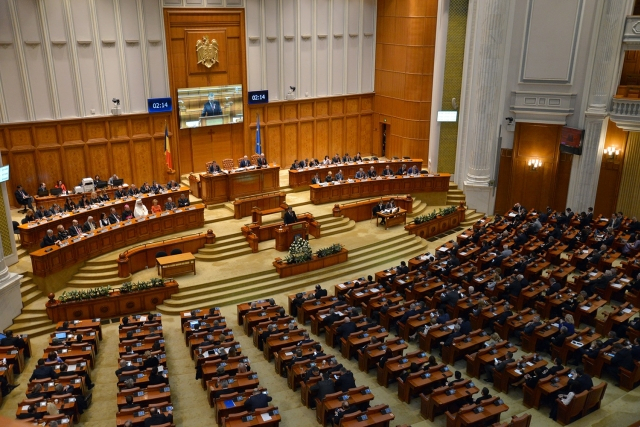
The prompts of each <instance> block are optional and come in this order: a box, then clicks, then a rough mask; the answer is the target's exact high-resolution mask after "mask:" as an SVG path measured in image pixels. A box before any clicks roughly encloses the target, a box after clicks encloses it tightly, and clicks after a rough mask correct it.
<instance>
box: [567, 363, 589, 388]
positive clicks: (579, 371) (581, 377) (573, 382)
mask: <svg viewBox="0 0 640 427" xmlns="http://www.w3.org/2000/svg"><path fill="white" fill-rule="evenodd" d="M567 385H568V386H569V389H570V390H572V391H573V392H574V393H575V394H579V393H582V392H583V391H585V390H590V389H591V387H593V380H592V379H591V377H590V376H589V375H588V374H585V373H584V368H583V367H582V366H578V367H577V368H576V378H572V379H570V380H569V381H568V382H567Z"/></svg>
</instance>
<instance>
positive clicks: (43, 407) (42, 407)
mask: <svg viewBox="0 0 640 427" xmlns="http://www.w3.org/2000/svg"><path fill="white" fill-rule="evenodd" d="M56 400H58V403H55V402H54V399H44V400H41V401H40V402H39V404H37V403H36V405H35V406H36V412H39V413H42V412H44V414H45V415H46V413H47V403H54V404H55V405H56V407H57V408H58V411H59V412H60V414H64V415H67V416H68V417H69V418H71V419H73V420H74V421H75V422H78V418H79V415H80V414H79V412H78V404H77V402H76V401H73V402H65V401H66V399H64V400H63V401H60V400H59V399H56ZM25 406H27V407H28V406H29V405H28V404H25V403H24V402H20V403H19V404H18V409H17V410H16V417H17V416H18V415H20V414H26V413H27V410H26V409H23V408H24V407H25ZM69 421H70V420H67V421H66V422H65V423H63V424H68V423H69Z"/></svg>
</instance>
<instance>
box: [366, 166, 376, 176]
mask: <svg viewBox="0 0 640 427" xmlns="http://www.w3.org/2000/svg"><path fill="white" fill-rule="evenodd" d="M367 176H368V177H369V178H375V177H377V176H378V172H376V168H374V167H373V166H371V168H369V171H368V172H367Z"/></svg>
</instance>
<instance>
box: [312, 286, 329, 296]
mask: <svg viewBox="0 0 640 427" xmlns="http://www.w3.org/2000/svg"><path fill="white" fill-rule="evenodd" d="M327 295H328V293H327V290H326V289H322V286H320V285H316V292H315V293H314V294H313V298H315V299H320V298H322V297H326V296H327Z"/></svg>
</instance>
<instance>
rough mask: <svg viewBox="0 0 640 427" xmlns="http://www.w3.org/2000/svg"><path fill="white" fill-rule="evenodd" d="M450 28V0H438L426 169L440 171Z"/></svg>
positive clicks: (434, 171)
mask: <svg viewBox="0 0 640 427" xmlns="http://www.w3.org/2000/svg"><path fill="white" fill-rule="evenodd" d="M448 29H449V0H443V1H439V2H438V23H437V27H436V49H435V55H434V58H435V60H434V66H433V85H432V87H433V91H432V94H431V125H430V127H429V158H428V159H427V163H426V169H428V170H429V172H432V173H436V172H438V152H439V149H440V123H438V120H437V117H438V110H440V109H441V107H442V92H443V90H444V66H445V62H446V55H447V32H448Z"/></svg>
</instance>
